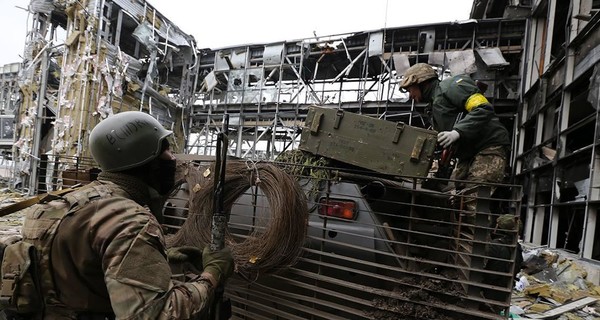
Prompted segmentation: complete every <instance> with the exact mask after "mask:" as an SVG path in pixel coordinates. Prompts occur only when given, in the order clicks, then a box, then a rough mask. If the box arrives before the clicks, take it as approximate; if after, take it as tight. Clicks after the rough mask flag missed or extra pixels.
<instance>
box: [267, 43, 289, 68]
mask: <svg viewBox="0 0 600 320" xmlns="http://www.w3.org/2000/svg"><path fill="white" fill-rule="evenodd" d="M284 47H285V44H284V43H279V44H275V45H273V44H270V45H265V51H264V52H263V63H264V64H265V65H279V64H281V61H283V60H282V57H283V56H282V55H283V48H284Z"/></svg>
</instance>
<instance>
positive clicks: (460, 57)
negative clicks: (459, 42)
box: [428, 50, 477, 75]
mask: <svg viewBox="0 0 600 320" xmlns="http://www.w3.org/2000/svg"><path fill="white" fill-rule="evenodd" d="M428 63H429V64H431V65H439V66H444V67H445V69H447V70H450V73H451V74H452V75H458V74H471V73H473V72H475V71H477V65H476V64H475V53H474V52H473V50H462V51H448V52H432V53H430V54H429V61H428Z"/></svg>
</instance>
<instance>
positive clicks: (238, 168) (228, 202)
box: [167, 161, 308, 279]
mask: <svg viewBox="0 0 600 320" xmlns="http://www.w3.org/2000/svg"><path fill="white" fill-rule="evenodd" d="M207 169H208V171H207ZM182 171H183V172H184V179H185V181H186V182H187V184H188V186H189V189H190V201H189V203H190V208H189V216H188V218H187V220H186V221H185V223H184V224H183V225H182V227H181V229H180V230H179V231H178V232H177V233H175V234H174V235H173V236H172V237H170V238H169V239H168V240H167V241H168V246H169V247H172V246H189V245H192V246H196V247H199V248H203V247H204V246H206V245H207V244H208V243H209V242H210V237H211V234H210V233H211V231H210V230H211V222H212V215H213V195H214V180H213V178H214V174H213V173H214V167H213V166H210V167H209V166H187V168H184V169H183V170H182ZM252 186H258V187H259V188H260V190H261V191H262V192H263V193H264V196H265V198H266V199H267V201H268V204H269V219H268V221H267V223H266V225H265V226H264V228H252V231H251V232H250V233H249V234H248V235H247V236H244V237H243V238H240V237H234V236H233V235H232V234H231V233H229V232H227V233H226V237H225V240H226V244H227V246H228V247H229V248H230V249H231V251H232V254H233V256H234V260H235V265H236V272H237V273H238V274H240V275H241V276H243V277H246V278H247V279H254V278H256V277H257V276H258V275H260V274H265V273H276V272H277V271H280V270H282V269H283V268H285V267H287V266H290V265H293V264H294V263H295V262H296V260H297V259H298V257H299V255H300V252H301V250H302V245H303V243H304V237H305V235H306V229H307V219H308V209H307V204H306V197H305V195H304V193H303V192H302V189H301V188H300V186H299V185H298V183H297V182H296V180H294V178H293V177H292V176H291V175H289V174H287V173H285V172H284V171H283V170H281V169H280V168H278V167H277V166H275V165H274V164H271V163H265V162H258V163H254V162H244V161H229V162H228V163H227V168H226V174H225V184H224V204H223V207H224V208H223V209H224V211H225V212H227V213H229V212H230V211H231V208H232V206H233V204H234V202H235V201H236V200H237V199H238V198H240V196H241V195H242V194H243V193H244V192H246V191H247V190H248V189H249V188H250V187H252ZM252 210H253V208H252V207H248V214H249V215H251V214H252Z"/></svg>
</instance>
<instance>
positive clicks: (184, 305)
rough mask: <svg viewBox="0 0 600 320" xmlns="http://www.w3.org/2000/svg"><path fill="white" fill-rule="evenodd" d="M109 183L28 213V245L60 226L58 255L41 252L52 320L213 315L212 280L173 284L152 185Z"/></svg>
mask: <svg viewBox="0 0 600 320" xmlns="http://www.w3.org/2000/svg"><path fill="white" fill-rule="evenodd" d="M112 175H114V174H112ZM102 177H103V176H102V174H101V175H100V177H99V181H95V182H92V183H90V184H89V185H86V186H84V187H82V188H81V189H78V190H77V191H74V192H72V193H69V194H67V195H66V196H65V197H64V199H66V200H67V201H65V200H64V199H58V200H54V201H51V202H48V203H45V204H38V205H35V206H34V207H32V208H30V209H29V212H28V213H27V215H26V218H25V222H24V226H23V236H24V240H25V241H30V242H33V243H34V244H35V243H36V241H37V240H36V239H38V240H39V239H41V238H44V237H47V236H48V234H47V233H48V230H51V229H52V228H51V227H50V225H52V223H56V224H54V225H55V226H56V228H55V229H56V231H55V234H54V235H53V236H54V238H53V240H52V244H51V250H50V248H38V250H40V251H41V252H42V255H41V256H42V261H41V263H40V271H41V273H42V274H44V273H46V274H50V277H42V280H43V281H44V282H46V283H45V284H43V285H42V287H43V292H44V299H45V301H46V313H45V316H44V318H46V319H50V318H51V319H55V318H65V319H72V318H76V317H77V316H80V315H82V314H84V315H85V314H107V315H112V314H114V316H115V317H116V318H117V319H188V318H191V317H192V316H194V315H196V314H198V313H199V312H201V311H202V310H203V309H205V307H206V306H207V304H208V300H209V298H210V297H211V295H212V292H213V290H212V287H211V285H210V283H209V282H208V281H206V280H203V279H200V280H198V281H195V282H187V283H185V282H177V281H174V280H172V279H171V270H170V268H169V264H168V261H167V258H166V252H165V242H164V235H163V232H162V229H161V226H160V225H159V223H158V222H157V220H156V218H155V217H154V216H153V215H152V214H151V213H150V211H149V210H148V209H147V208H146V207H145V206H143V205H145V204H147V203H148V201H149V196H148V192H147V186H145V185H144V184H143V183H141V182H140V183H128V184H127V186H126V187H125V186H122V185H119V184H117V183H114V182H111V181H108V180H104V179H103V178H102ZM127 179H128V180H131V179H133V178H130V177H128V178H127ZM132 186H133V189H137V190H133V189H132ZM135 186H141V187H140V188H135ZM144 188H145V189H144ZM132 198H133V199H135V200H136V201H134V200H132ZM65 206H70V207H71V208H70V209H69V210H68V213H67V214H66V215H64V217H60V218H59V219H58V220H57V218H56V215H54V217H53V212H54V213H55V212H58V211H61V210H62V211H63V212H66V211H65V210H64V207H65ZM52 220H53V221H54V222H52V223H51V222H49V221H52ZM51 232H52V231H51ZM37 243H38V244H39V241H38V242H37ZM44 253H46V254H44ZM44 279H46V280H44ZM48 279H53V281H52V282H53V283H50V284H48V283H47V282H48ZM52 286H53V287H54V288H52Z"/></svg>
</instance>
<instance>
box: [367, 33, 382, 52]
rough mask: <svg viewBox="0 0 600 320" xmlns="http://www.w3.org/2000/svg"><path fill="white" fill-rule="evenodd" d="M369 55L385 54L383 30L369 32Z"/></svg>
mask: <svg viewBox="0 0 600 320" xmlns="http://www.w3.org/2000/svg"><path fill="white" fill-rule="evenodd" d="M368 54H369V57H377V56H380V55H382V54H383V32H375V33H370V34H369V53H368Z"/></svg>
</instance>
